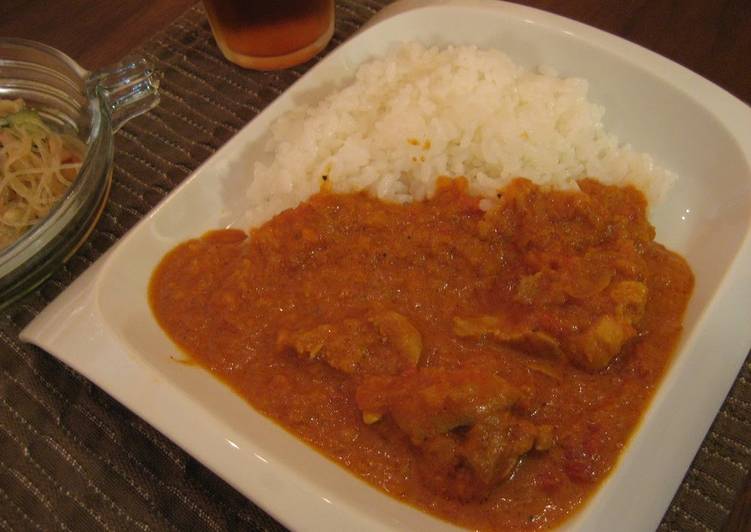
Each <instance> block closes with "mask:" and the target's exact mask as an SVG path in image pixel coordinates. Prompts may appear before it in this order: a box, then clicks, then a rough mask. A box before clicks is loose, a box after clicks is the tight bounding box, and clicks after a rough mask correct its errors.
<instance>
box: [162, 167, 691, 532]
mask: <svg viewBox="0 0 751 532" xmlns="http://www.w3.org/2000/svg"><path fill="white" fill-rule="evenodd" d="M579 186H580V189H581V191H546V190H543V189H540V188H539V187H537V186H535V185H533V184H532V183H531V182H529V181H527V180H524V179H517V180H515V181H514V182H512V183H511V184H510V185H509V186H508V187H506V188H505V189H503V190H502V191H500V192H499V194H498V196H499V197H498V199H497V201H496V202H494V205H493V206H492V207H491V208H490V209H489V210H486V211H484V210H482V209H481V208H480V200H479V199H478V198H476V197H472V196H470V195H469V194H468V193H467V191H466V182H465V181H464V180H462V179H458V180H454V181H449V180H444V181H442V182H441V185H440V186H439V188H438V190H437V192H436V194H435V195H434V197H433V198H431V199H429V200H426V201H422V202H416V203H412V204H405V205H399V204H393V203H386V202H382V201H380V200H377V199H374V198H372V197H370V196H368V195H366V194H365V193H359V194H349V195H340V194H333V193H325V192H322V193H320V194H318V195H316V196H314V197H312V198H311V199H310V200H308V201H306V202H305V203H303V204H301V205H300V206H298V207H297V208H294V209H290V210H288V211H285V212H283V213H281V214H279V215H278V216H276V217H275V218H273V219H272V220H271V221H269V222H268V223H266V224H265V225H263V226H262V227H260V228H258V229H255V230H253V231H251V232H250V234H249V235H247V234H246V233H243V232H241V231H237V230H223V231H215V232H211V233H208V234H206V235H205V236H204V237H202V238H200V239H196V240H191V241H189V242H186V243H184V244H182V245H180V246H178V247H177V248H175V249H174V250H173V251H171V252H170V253H169V254H168V255H167V256H166V257H165V258H164V260H163V261H162V263H161V264H160V265H159V267H158V268H157V270H156V271H155V273H154V275H153V278H152V281H151V286H150V299H151V304H152V307H153V310H154V313H155V315H156V317H157V319H158V321H159V322H160V324H161V325H162V327H163V328H164V329H165V331H166V332H167V333H168V334H169V335H170V336H171V337H172V338H173V339H174V341H175V342H176V343H177V344H178V345H179V346H180V347H181V348H182V349H184V350H185V351H186V352H187V353H189V354H190V356H192V357H193V358H194V359H195V360H196V361H197V362H198V363H200V364H201V365H203V366H204V367H206V368H207V369H208V370H210V371H211V372H213V373H214V374H216V375H217V376H219V377H220V378H221V379H223V380H224V381H225V382H227V383H228V384H229V385H230V386H232V387H233V388H234V389H235V390H236V391H237V392H238V393H239V394H241V395H242V396H243V397H245V398H246V399H247V400H248V401H249V402H250V404H252V405H253V406H254V407H255V408H256V409H258V410H260V411H261V412H263V413H264V414H266V415H267V416H269V417H271V418H273V419H274V420H276V421H277V422H279V423H280V424H282V425H283V426H284V427H285V428H287V429H288V430H289V431H291V432H292V433H294V434H295V435H297V436H298V437H300V438H301V439H303V440H304V441H306V442H308V443H309V444H311V445H313V446H314V447H316V448H318V449H319V450H321V451H322V452H323V453H325V454H326V455H327V456H329V457H330V458H331V459H333V460H335V461H337V462H338V463H340V464H342V465H343V466H345V467H347V468H348V469H350V470H351V471H353V472H354V473H356V474H357V475H359V476H360V477H362V478H363V479H365V480H366V481H368V482H370V483H371V484H373V485H375V486H377V487H379V488H380V489H382V490H383V491H385V492H387V493H388V494H390V495H392V496H394V497H397V498H399V499H401V500H404V501H406V502H408V503H410V504H413V505H415V506H417V507H419V508H421V509H424V510H425V511H428V512H431V513H433V514H436V515H438V516H441V517H443V518H445V519H448V520H450V521H453V522H455V523H457V524H460V525H463V526H467V527H472V528H479V529H496V530H507V529H535V528H546V527H550V526H553V525H555V524H558V523H560V522H561V521H562V520H563V519H565V518H566V517H567V516H569V515H571V514H572V513H573V512H574V511H575V510H576V509H577V508H578V507H580V506H581V504H582V503H583V501H585V500H586V499H587V498H588V497H589V496H590V495H591V494H592V493H593V491H594V490H595V488H596V487H597V486H598V484H599V483H600V482H601V481H602V480H603V479H604V478H605V477H606V476H607V475H608V473H609V472H610V471H611V469H612V468H613V467H614V465H615V463H616V461H617V459H618V456H619V453H620V451H621V450H622V449H623V447H624V446H625V444H626V443H627V440H628V438H629V435H630V434H631V432H632V431H633V430H634V428H635V426H636V425H637V423H638V422H639V419H640V416H641V415H642V413H643V411H644V409H645V408H646V406H647V403H648V400H649V398H650V397H651V395H652V393H653V391H654V389H655V387H656V386H657V384H658V383H659V381H660V378H661V376H662V374H663V372H664V371H665V369H666V367H667V365H668V363H669V361H670V357H671V353H672V352H673V350H674V347H675V344H676V342H677V339H678V336H679V334H680V331H681V321H682V316H683V313H684V310H685V308H686V305H687V302H688V299H689V297H690V294H691V291H692V288H693V276H692V273H691V270H690V269H689V267H688V265H687V264H686V262H685V260H683V259H682V258H681V257H680V256H678V255H676V254H675V253H672V252H670V251H668V250H667V249H665V248H664V247H663V246H661V245H660V244H657V243H655V242H654V229H653V227H652V226H651V225H650V224H649V222H648V221H647V219H646V202H645V199H644V197H643V195H642V194H641V193H640V192H638V191H636V190H635V189H633V188H629V187H627V188H616V187H611V186H605V185H602V184H599V183H598V182H596V181H594V180H583V181H581V182H580V183H579Z"/></svg>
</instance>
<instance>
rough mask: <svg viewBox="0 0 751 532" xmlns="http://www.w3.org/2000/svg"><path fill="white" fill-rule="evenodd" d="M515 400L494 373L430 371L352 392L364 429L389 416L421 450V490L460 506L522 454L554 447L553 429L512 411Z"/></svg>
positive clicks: (480, 494) (372, 382)
mask: <svg viewBox="0 0 751 532" xmlns="http://www.w3.org/2000/svg"><path fill="white" fill-rule="evenodd" d="M519 397H520V394H519V392H518V391H517V390H516V389H515V388H513V387H512V386H511V385H509V384H508V383H507V382H506V381H505V380H503V379H501V378H500V377H497V376H495V375H493V374H488V373H485V372H481V371H478V370H467V369H462V370H444V369H432V368H431V369H422V370H419V371H416V372H413V373H410V374H405V375H402V376H399V377H371V378H369V379H367V380H366V381H365V382H364V383H363V384H362V385H361V386H360V388H359V389H358V390H357V394H356V400H357V404H358V406H359V407H360V409H361V410H362V411H363V419H364V420H365V421H366V423H368V422H375V421H377V420H379V419H380V418H381V417H382V416H384V415H388V416H390V417H391V419H392V420H393V421H394V423H396V425H397V426H398V427H399V428H400V429H401V430H402V431H403V432H404V433H405V434H406V435H407V436H408V437H409V439H410V442H411V443H412V444H413V445H415V446H416V447H417V448H419V449H420V453H421V454H420V456H421V460H420V462H419V467H420V471H421V475H422V476H423V477H424V479H425V480H426V482H427V484H428V485H430V486H431V487H432V488H433V489H435V490H436V491H438V492H440V493H442V494H444V495H445V496H448V497H452V498H457V499H460V500H475V499H482V498H484V497H486V496H487V494H488V493H489V492H490V490H491V489H492V488H493V487H495V486H496V485H498V484H499V483H500V482H502V481H504V480H505V479H507V478H508V477H509V476H510V475H511V473H512V472H513V470H514V468H515V467H516V465H517V464H518V463H519V460H520V458H521V457H522V456H523V455H524V454H526V453H528V452H530V451H532V450H538V451H544V450H547V449H549V448H550V447H551V446H552V445H553V432H552V428H551V427H549V426H545V427H536V426H535V425H533V424H532V423H531V422H529V421H526V420H524V419H520V418H518V417H517V416H515V415H514V414H513V413H512V408H513V406H514V405H515V404H516V402H517V401H518V399H519Z"/></svg>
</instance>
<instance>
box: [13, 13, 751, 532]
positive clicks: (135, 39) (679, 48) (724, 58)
mask: <svg viewBox="0 0 751 532" xmlns="http://www.w3.org/2000/svg"><path fill="white" fill-rule="evenodd" d="M194 3H195V2H194V0H160V1H159V2H143V1H142V0H55V1H54V2H49V1H47V0H3V2H2V3H1V4H0V36H13V37H23V38H29V39H35V40H39V41H42V42H45V43H47V44H50V45H52V46H55V47H57V48H59V49H61V50H63V51H64V52H66V53H68V54H69V55H70V56H72V57H73V58H74V59H76V60H77V61H79V62H80V63H81V64H82V65H83V66H84V67H86V68H89V69H96V68H99V67H102V66H105V65H107V64H110V63H114V62H116V61H117V60H118V59H120V58H121V57H123V56H124V55H125V54H126V53H127V52H128V51H129V50H130V49H132V48H134V47H135V46H137V45H138V44H140V43H141V42H143V41H144V40H146V39H147V38H148V37H150V36H151V35H153V34H154V33H156V32H157V31H159V30H160V29H163V28H165V27H166V26H168V25H169V24H170V23H171V22H172V21H173V20H174V19H175V18H176V17H177V16H178V15H180V14H181V13H182V12H183V11H185V10H186V9H187V8H189V7H190V6H192V5H193V4H194ZM518 3H521V4H525V5H530V6H533V7H537V8H540V9H544V10H547V11H551V12H554V13H557V14H560V15H564V16H566V17H570V18H573V19H576V20H579V21H581V22H584V23H587V24H590V25H592V26H595V27H598V28H600V29H603V30H605V31H608V32H610V33H614V34H616V35H619V36H621V37H624V38H626V39H628V40H630V41H632V42H635V43H637V44H640V45H642V46H644V47H646V48H649V49H651V50H653V51H655V52H657V53H659V54H662V55H664V56H666V57H668V58H670V59H672V60H674V61H676V62H678V63H680V64H682V65H684V66H686V67H687V68H689V69H691V70H693V71H695V72H697V73H699V74H700V75H702V76H704V77H706V78H707V79H709V80H711V81H713V82H714V83H716V84H718V85H719V86H721V87H723V88H724V89H726V90H727V91H729V92H730V93H732V94H733V95H735V96H737V97H738V98H740V99H741V100H743V101H745V102H746V103H751V74H749V73H750V72H751V2H748V1H747V0H684V1H669V0H651V1H645V0H526V1H521V2H518ZM749 478H751V476H750V477H749ZM749 478H747V480H746V486H745V489H742V490H739V491H738V493H737V494H736V496H735V504H734V506H733V509H732V512H731V514H730V516H729V518H728V520H727V522H726V524H725V527H724V529H725V530H748V529H749V526H751V524H750V523H751V510H750V508H751V482H750V481H749ZM3 494H5V491H4V490H3V486H2V483H0V495H3ZM5 524H6V525H7V524H8V523H5ZM11 528H13V527H12V526H11Z"/></svg>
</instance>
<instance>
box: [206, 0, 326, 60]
mask: <svg viewBox="0 0 751 532" xmlns="http://www.w3.org/2000/svg"><path fill="white" fill-rule="evenodd" d="M203 3H204V6H205V7H206V14H207V15H208V18H209V24H210V25H211V30H212V32H213V33H214V38H215V39H216V43H217V45H218V46H219V49H220V50H221V51H222V53H223V54H224V56H225V57H226V58H227V59H228V60H230V61H232V62H233V63H235V64H237V65H240V66H242V67H245V68H254V69H257V70H273V69H279V68H287V67H290V66H294V65H298V64H300V63H304V62H305V61H307V60H308V59H310V58H311V57H313V56H314V55H315V54H317V53H318V52H320V51H321V50H322V49H323V48H324V47H325V46H326V44H327V43H328V42H329V40H330V39H331V35H332V34H333V32H334V0H204V2H203Z"/></svg>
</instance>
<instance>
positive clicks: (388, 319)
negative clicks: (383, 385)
mask: <svg viewBox="0 0 751 532" xmlns="http://www.w3.org/2000/svg"><path fill="white" fill-rule="evenodd" d="M277 348H278V349H280V350H285V349H291V350H292V351H294V352H295V353H297V354H298V355H300V356H302V357H304V358H307V359H320V360H323V361H325V362H326V363H327V364H328V365H330V366H331V367H332V368H334V369H337V370H339V371H342V372H344V373H348V374H353V373H366V374H371V373H372V374H396V373H400V372H402V371H404V370H407V369H410V368H412V369H414V368H416V367H417V364H418V363H419V361H420V355H421V353H422V337H421V336H420V332H419V331H418V330H417V329H416V328H415V327H414V325H412V324H411V323H410V321H409V320H408V319H407V318H405V317H404V316H402V315H401V314H399V313H397V312H393V311H388V312H382V313H377V314H373V315H372V316H369V317H368V318H366V319H364V320H362V319H360V320H356V319H346V320H343V321H341V322H339V323H336V324H323V325H319V326H318V327H314V328H313V329H308V330H305V331H301V332H296V333H291V332H288V331H281V332H280V333H279V335H278V337H277Z"/></svg>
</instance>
